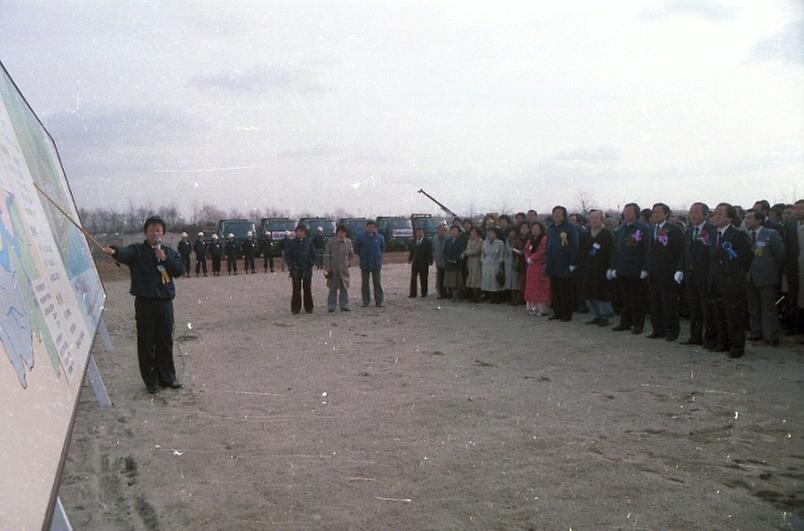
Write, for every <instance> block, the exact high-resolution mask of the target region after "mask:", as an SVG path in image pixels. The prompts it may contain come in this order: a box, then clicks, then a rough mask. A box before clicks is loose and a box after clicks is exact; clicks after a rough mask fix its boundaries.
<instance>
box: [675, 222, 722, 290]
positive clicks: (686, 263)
mask: <svg viewBox="0 0 804 531" xmlns="http://www.w3.org/2000/svg"><path fill="white" fill-rule="evenodd" d="M716 232H717V229H716V228H715V226H714V225H712V224H711V223H709V222H705V223H704V226H703V227H702V228H701V230H700V232H698V237H697V238H695V239H694V240H693V235H694V234H695V225H693V226H691V227H690V228H688V229H687V232H686V234H684V254H683V255H682V257H681V263H682V267H681V271H683V272H684V282H685V283H687V284H689V283H690V282H694V283H695V286H696V287H697V288H698V289H702V290H705V289H706V284H707V281H708V280H709V262H710V260H711V257H710V256H709V255H710V252H711V250H712V246H713V245H714V244H715V233H716Z"/></svg>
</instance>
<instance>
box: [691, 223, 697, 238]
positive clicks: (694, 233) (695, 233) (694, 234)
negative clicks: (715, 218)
mask: <svg viewBox="0 0 804 531" xmlns="http://www.w3.org/2000/svg"><path fill="white" fill-rule="evenodd" d="M692 239H693V240H697V239H698V227H697V226H696V227H695V230H694V231H692Z"/></svg>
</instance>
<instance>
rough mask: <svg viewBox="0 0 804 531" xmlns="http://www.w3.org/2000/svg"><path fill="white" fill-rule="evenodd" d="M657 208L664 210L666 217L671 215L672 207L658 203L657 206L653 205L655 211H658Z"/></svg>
mask: <svg viewBox="0 0 804 531" xmlns="http://www.w3.org/2000/svg"><path fill="white" fill-rule="evenodd" d="M657 207H658V208H661V209H662V211H663V212H664V215H665V216H669V215H670V207H669V206H667V205H665V204H664V203H656V204H655V205H653V210H656V208H657Z"/></svg>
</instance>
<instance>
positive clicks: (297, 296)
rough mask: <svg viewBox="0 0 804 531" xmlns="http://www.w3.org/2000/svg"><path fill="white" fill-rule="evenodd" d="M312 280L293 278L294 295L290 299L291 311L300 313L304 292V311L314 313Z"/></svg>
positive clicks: (308, 278)
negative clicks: (311, 289)
mask: <svg viewBox="0 0 804 531" xmlns="http://www.w3.org/2000/svg"><path fill="white" fill-rule="evenodd" d="M311 283H312V278H310V277H306V278H303V279H301V278H296V277H294V278H293V294H292V295H291V297H290V311H291V312H293V313H294V314H296V313H299V312H300V311H301V307H302V290H304V311H305V312H307V313H313V294H312V292H311V291H310V288H311Z"/></svg>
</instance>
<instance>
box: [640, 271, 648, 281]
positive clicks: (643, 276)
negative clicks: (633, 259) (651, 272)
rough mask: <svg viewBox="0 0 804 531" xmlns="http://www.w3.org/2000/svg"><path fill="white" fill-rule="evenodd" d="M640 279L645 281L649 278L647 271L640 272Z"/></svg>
mask: <svg viewBox="0 0 804 531" xmlns="http://www.w3.org/2000/svg"><path fill="white" fill-rule="evenodd" d="M639 278H641V279H642V280H645V279H646V278H648V272H647V271H640V272H639Z"/></svg>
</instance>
